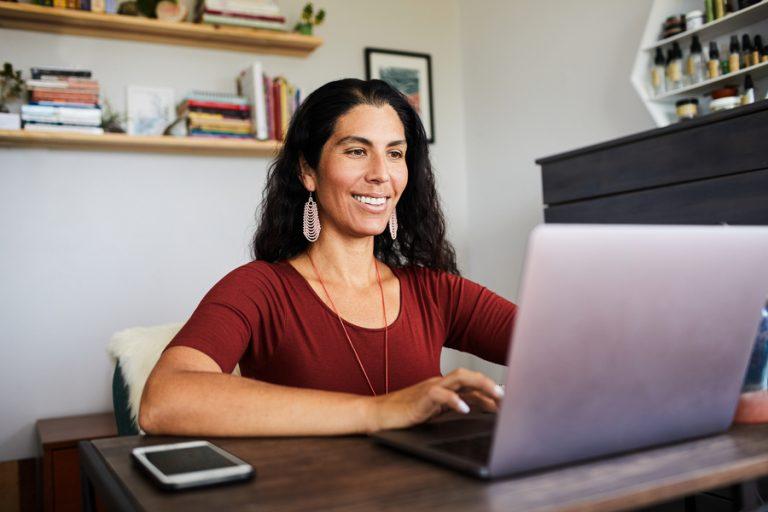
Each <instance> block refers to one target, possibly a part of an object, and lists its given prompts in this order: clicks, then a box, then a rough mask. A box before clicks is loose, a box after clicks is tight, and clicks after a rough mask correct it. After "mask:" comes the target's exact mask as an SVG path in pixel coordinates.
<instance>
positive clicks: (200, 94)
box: [185, 91, 249, 105]
mask: <svg viewBox="0 0 768 512" xmlns="http://www.w3.org/2000/svg"><path fill="white" fill-rule="evenodd" d="M185 99H188V100H195V101H214V102H218V103H232V104H235V105H248V104H249V102H248V98H246V97H245V96H242V95H239V94H231V93H228V92H212V91H191V92H189V93H188V94H187V95H186V96H185Z"/></svg>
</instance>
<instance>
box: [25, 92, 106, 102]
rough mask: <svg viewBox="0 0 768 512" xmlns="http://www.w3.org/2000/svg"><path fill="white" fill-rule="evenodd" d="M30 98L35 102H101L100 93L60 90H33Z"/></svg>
mask: <svg viewBox="0 0 768 512" xmlns="http://www.w3.org/2000/svg"><path fill="white" fill-rule="evenodd" d="M30 100H31V101H33V102H38V101H54V102H59V103H67V102H72V103H83V104H89V105H96V104H98V103H99V96H98V94H63V93H62V92H58V91H57V92H49V91H32V92H31V94H30Z"/></svg>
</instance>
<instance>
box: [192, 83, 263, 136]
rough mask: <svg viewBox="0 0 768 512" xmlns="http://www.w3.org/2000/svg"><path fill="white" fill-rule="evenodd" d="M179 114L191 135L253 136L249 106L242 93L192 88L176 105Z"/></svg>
mask: <svg viewBox="0 0 768 512" xmlns="http://www.w3.org/2000/svg"><path fill="white" fill-rule="evenodd" d="M179 117H181V118H183V120H184V122H185V125H186V131H187V134H188V135H189V136H192V137H220V138H229V139H250V138H253V125H252V124H251V108H250V106H249V105H248V100H247V99H246V98H243V97H242V96H237V95H234V94H226V93H211V92H203V91H193V92H191V93H189V94H188V95H187V96H186V97H185V98H184V101H182V103H181V105H179Z"/></svg>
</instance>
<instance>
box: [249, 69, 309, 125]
mask: <svg viewBox="0 0 768 512" xmlns="http://www.w3.org/2000/svg"><path fill="white" fill-rule="evenodd" d="M237 90H238V93H239V94H241V95H242V96H245V97H246V98H248V103H249V105H250V106H251V121H252V122H253V127H254V132H255V134H256V138H257V139H260V140H267V139H271V140H283V138H284V137H285V133H286V131H287V130H288V123H289V121H290V120H291V117H292V116H293V113H294V112H295V111H296V109H297V108H298V107H299V105H300V104H301V90H300V89H299V88H297V87H296V86H294V85H293V84H291V83H290V82H288V80H286V79H285V78H284V77H282V76H278V77H276V78H271V77H269V76H267V75H266V74H265V73H264V71H263V68H262V65H261V63H260V62H255V63H253V64H252V65H250V66H249V67H248V68H246V69H244V70H243V71H242V72H241V73H240V75H238V77H237Z"/></svg>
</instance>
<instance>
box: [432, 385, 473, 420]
mask: <svg viewBox="0 0 768 512" xmlns="http://www.w3.org/2000/svg"><path fill="white" fill-rule="evenodd" d="M429 398H430V400H432V402H434V403H435V404H436V405H440V406H444V407H447V408H449V409H452V410H454V411H457V412H460V413H462V414H467V413H468V412H469V410H470V409H469V405H468V404H467V403H466V402H465V401H464V400H462V399H461V397H460V396H459V395H458V393H456V392H454V391H451V390H450V389H447V388H445V387H443V386H440V385H435V386H432V387H431V388H430V389H429Z"/></svg>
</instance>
